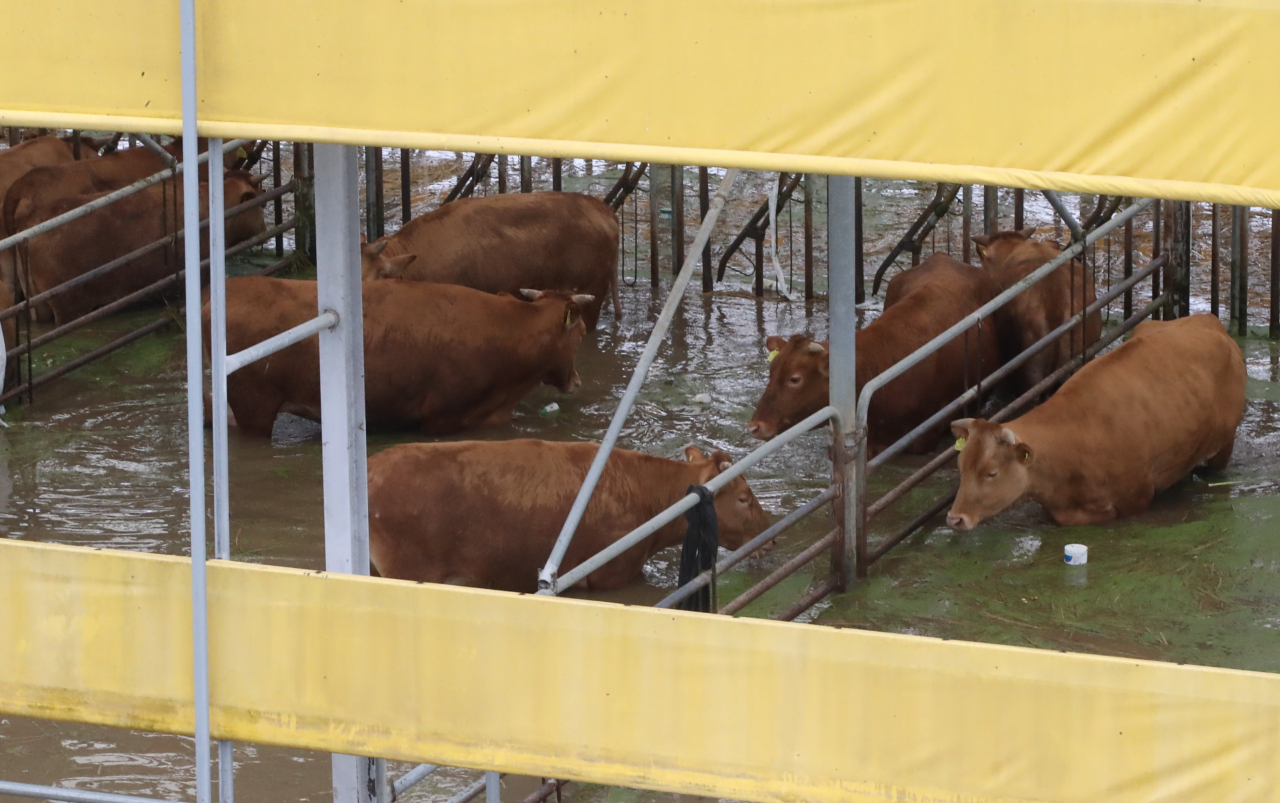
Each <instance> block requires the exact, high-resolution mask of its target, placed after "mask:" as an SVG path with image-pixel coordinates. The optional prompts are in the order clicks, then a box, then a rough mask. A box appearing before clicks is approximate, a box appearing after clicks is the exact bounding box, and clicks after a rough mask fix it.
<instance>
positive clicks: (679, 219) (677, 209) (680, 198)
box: [671, 165, 684, 271]
mask: <svg viewBox="0 0 1280 803" xmlns="http://www.w3.org/2000/svg"><path fill="white" fill-rule="evenodd" d="M682 265H684V167H683V166H681V165H671V269H672V270H673V271H676V270H679V269H680V266H682Z"/></svg>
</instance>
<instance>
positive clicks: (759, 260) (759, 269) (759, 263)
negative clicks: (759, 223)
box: [751, 232, 764, 298]
mask: <svg viewBox="0 0 1280 803" xmlns="http://www.w3.org/2000/svg"><path fill="white" fill-rule="evenodd" d="M755 241H756V277H755V284H754V285H753V286H752V290H751V292H752V293H754V294H755V297H756V298H764V233H763V232H759V233H757V234H756V236H755Z"/></svg>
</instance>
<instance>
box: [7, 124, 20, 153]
mask: <svg viewBox="0 0 1280 803" xmlns="http://www.w3.org/2000/svg"><path fill="white" fill-rule="evenodd" d="M19 142H22V129H21V128H18V127H17V126H15V125H11V126H9V147H10V148H12V147H13V146H15V145H17V144H18V143H19Z"/></svg>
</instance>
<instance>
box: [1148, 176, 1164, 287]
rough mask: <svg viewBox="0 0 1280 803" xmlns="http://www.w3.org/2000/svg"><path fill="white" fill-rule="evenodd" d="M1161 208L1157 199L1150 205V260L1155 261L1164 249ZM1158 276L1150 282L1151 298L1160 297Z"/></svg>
mask: <svg viewBox="0 0 1280 803" xmlns="http://www.w3.org/2000/svg"><path fill="white" fill-rule="evenodd" d="M1161 206H1162V204H1161V203H1160V200H1159V199H1156V202H1155V203H1153V204H1152V205H1151V258H1152V259H1155V258H1156V257H1158V256H1160V250H1161V249H1162V248H1163V247H1164V237H1163V236H1162V235H1161V233H1160V228H1161V224H1162V223H1163V222H1164V216H1163V215H1162V214H1161V211H1162V210H1161ZM1160 292H1161V291H1160V276H1159V275H1157V276H1156V277H1155V278H1154V279H1152V280H1151V297H1152V298H1158V297H1159V296H1160Z"/></svg>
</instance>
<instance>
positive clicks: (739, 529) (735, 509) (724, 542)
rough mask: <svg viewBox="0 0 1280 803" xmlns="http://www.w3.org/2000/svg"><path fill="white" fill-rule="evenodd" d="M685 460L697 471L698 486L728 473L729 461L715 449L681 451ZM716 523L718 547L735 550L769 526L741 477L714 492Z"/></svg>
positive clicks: (762, 511)
mask: <svg viewBox="0 0 1280 803" xmlns="http://www.w3.org/2000/svg"><path fill="white" fill-rule="evenodd" d="M684 456H685V459H686V460H688V461H689V462H690V463H692V464H693V465H695V466H696V467H697V468H698V469H699V472H698V484H699V485H706V484H707V483H708V482H710V481H711V478H712V477H714V476H716V475H718V474H720V473H722V472H725V471H728V470H729V466H731V465H733V461H732V460H730V459H729V455H727V454H725V453H724V452H722V451H720V450H719V449H715V450H712V451H711V453H710V454H703V453H702V450H701V449H699V448H698V447H697V446H688V447H685V450H684ZM715 505H716V522H717V524H719V527H720V545H721V546H723V547H725V548H727V549H737V548H738V547H740V546H742V545H743V544H745V543H746V542H748V541H750V540H751V539H752V538H755V537H756V536H757V535H759V534H760V533H762V532H764V531H765V529H766V528H767V527H768V526H769V516H768V515H767V514H766V513H765V512H764V508H762V507H760V502H759V501H758V500H757V499H756V495H755V494H754V493H752V492H751V487H750V486H748V485H747V481H746V479H745V478H743V477H740V476H739V477H734V478H733V479H732V480H730V481H729V484H728V485H726V486H724V487H723V488H721V489H720V490H719V491H717V492H716V500H715Z"/></svg>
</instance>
